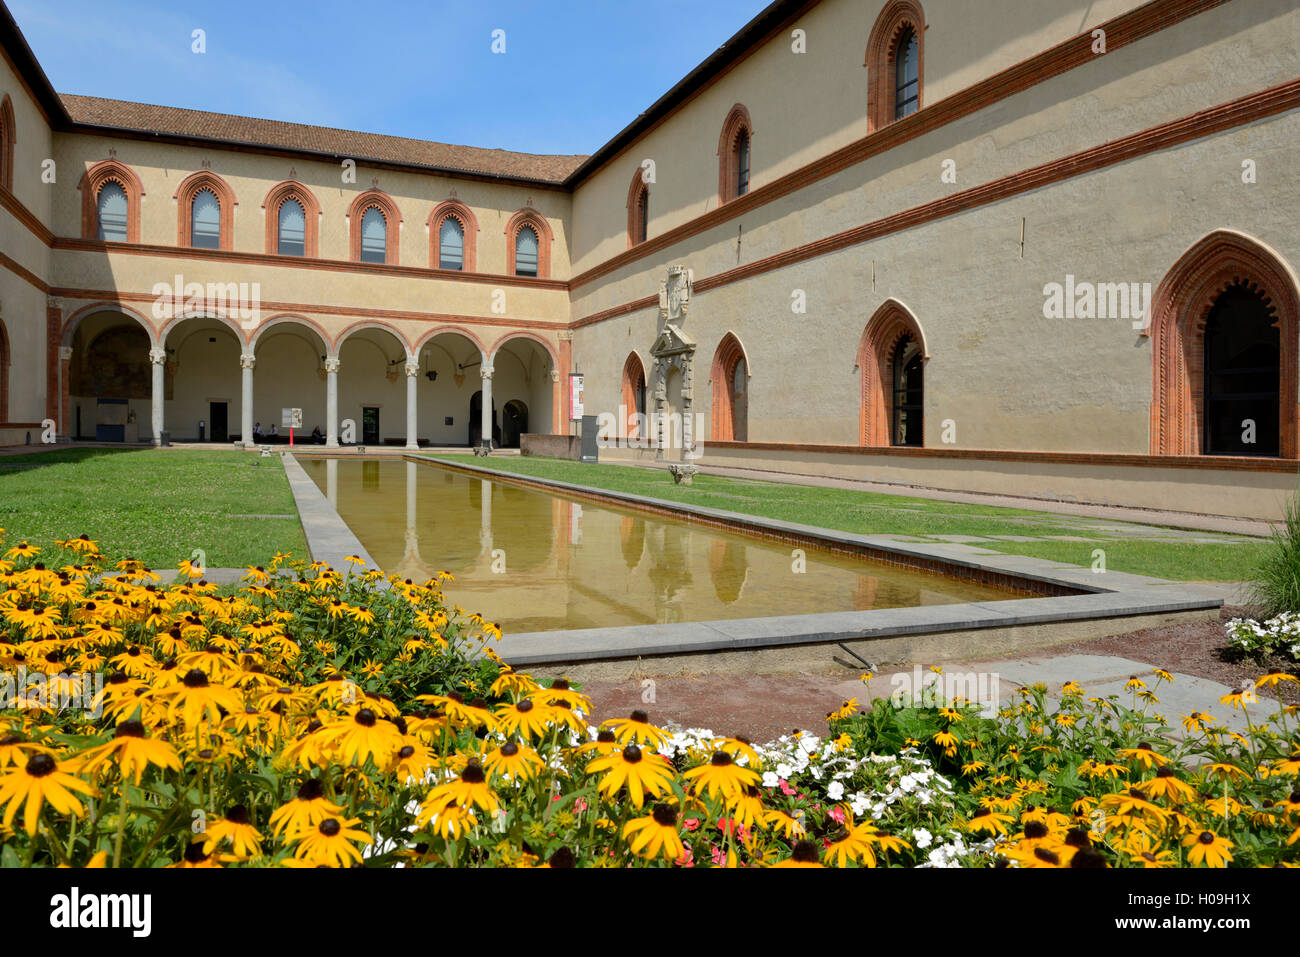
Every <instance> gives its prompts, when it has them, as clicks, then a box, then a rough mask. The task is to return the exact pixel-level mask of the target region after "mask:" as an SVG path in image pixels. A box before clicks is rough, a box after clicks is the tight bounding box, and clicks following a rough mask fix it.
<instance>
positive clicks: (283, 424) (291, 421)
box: [280, 409, 302, 429]
mask: <svg viewBox="0 0 1300 957" xmlns="http://www.w3.org/2000/svg"><path fill="white" fill-rule="evenodd" d="M280 428H282V429H301V428H302V409H281V410H280Z"/></svg>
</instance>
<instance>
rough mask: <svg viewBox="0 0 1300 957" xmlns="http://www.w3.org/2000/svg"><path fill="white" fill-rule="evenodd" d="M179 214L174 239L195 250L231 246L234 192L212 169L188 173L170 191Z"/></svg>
mask: <svg viewBox="0 0 1300 957" xmlns="http://www.w3.org/2000/svg"><path fill="white" fill-rule="evenodd" d="M172 199H174V200H176V208H177V210H178V212H179V214H180V221H179V223H178V224H177V233H176V237H177V238H176V242H177V245H180V246H189V247H191V248H196V249H233V248H234V235H233V234H234V229H235V215H234V214H235V206H236V205H237V204H236V202H235V191H234V190H233V189H231V188H230V184H229V183H227V182H226V181H225V180H224V179H222V178H221V177H220V176H218V175H217V174H216V173H214V172H212V171H211V170H207V169H204V170H199V171H198V172H197V173H191V174H190V175H189V176H187V177H185V179H183V180H181V184H180V185H179V186H177V187H176V192H175V193H174V194H172Z"/></svg>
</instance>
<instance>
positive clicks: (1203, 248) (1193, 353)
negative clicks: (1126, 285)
mask: <svg viewBox="0 0 1300 957" xmlns="http://www.w3.org/2000/svg"><path fill="white" fill-rule="evenodd" d="M1239 283H1240V284H1243V285H1244V286H1246V287H1247V288H1249V289H1251V290H1252V291H1256V292H1258V293H1259V294H1260V295H1261V297H1262V298H1263V299H1264V301H1265V303H1266V304H1267V305H1268V306H1270V307H1271V308H1272V310H1273V312H1274V315H1275V316H1276V325H1277V326H1278V330H1279V333H1280V339H1281V354H1280V366H1281V368H1280V373H1281V400H1280V401H1281V409H1280V410H1279V413H1280V414H1279V422H1280V428H1281V435H1280V437H1279V443H1278V448H1279V451H1280V455H1281V457H1282V458H1285V459H1293V458H1296V457H1297V452H1298V451H1300V448H1298V447H1297V435H1296V430H1297V423H1298V422H1300V416H1298V414H1297V406H1296V403H1297V397H1298V394H1300V361H1298V357H1297V350H1298V347H1300V341H1298V337H1300V283H1297V280H1296V274H1295V272H1294V270H1292V268H1291V267H1290V266H1289V265H1288V264H1287V263H1286V261H1285V260H1284V259H1283V258H1282V257H1281V256H1280V255H1278V254H1277V253H1276V252H1274V251H1273V250H1272V249H1270V248H1268V247H1267V246H1265V245H1264V244H1263V243H1261V242H1259V241H1257V240H1255V239H1253V238H1251V237H1250V236H1247V235H1245V234H1244V233H1239V232H1236V231H1234V230H1227V229H1220V230H1216V231H1214V232H1212V233H1210V234H1208V235H1207V236H1204V237H1202V238H1201V239H1200V240H1198V241H1197V242H1196V243H1195V244H1193V245H1192V246H1191V248H1189V249H1188V250H1187V251H1186V252H1185V253H1183V255H1182V256H1180V257H1179V259H1178V261H1177V262H1176V263H1175V264H1174V265H1173V267H1172V268H1171V269H1170V270H1169V272H1168V273H1167V274H1166V275H1165V277H1164V279H1163V280H1161V282H1160V286H1159V288H1158V289H1157V290H1156V294H1155V301H1154V302H1153V304H1152V307H1151V326H1150V330H1149V334H1150V337H1151V341H1152V346H1153V348H1152V357H1151V359H1152V376H1151V380H1152V396H1151V443H1150V444H1151V453H1152V454H1153V455H1200V454H1202V453H1203V443H1204V436H1203V431H1204V429H1203V412H1204V389H1205V382H1204V371H1205V366H1204V363H1205V324H1206V320H1207V318H1208V317H1209V313H1210V309H1211V308H1212V307H1213V306H1214V304H1215V301H1216V300H1217V299H1218V298H1219V296H1220V294H1221V293H1223V292H1224V291H1225V290H1226V289H1227V288H1228V287H1229V286H1233V285H1236V284H1239Z"/></svg>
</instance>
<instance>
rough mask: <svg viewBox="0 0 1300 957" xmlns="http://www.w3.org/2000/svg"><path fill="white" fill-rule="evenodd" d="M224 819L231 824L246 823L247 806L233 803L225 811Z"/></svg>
mask: <svg viewBox="0 0 1300 957" xmlns="http://www.w3.org/2000/svg"><path fill="white" fill-rule="evenodd" d="M226 820H227V821H229V822H230V823H231V824H247V823H248V808H246V807H245V806H244V805H242V804H235V805H233V806H232V807H231V808H230V810H228V811H227V812H226Z"/></svg>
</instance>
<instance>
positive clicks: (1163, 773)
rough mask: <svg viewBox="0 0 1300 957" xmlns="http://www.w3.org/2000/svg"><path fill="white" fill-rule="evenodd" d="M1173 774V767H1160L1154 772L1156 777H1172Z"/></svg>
mask: <svg viewBox="0 0 1300 957" xmlns="http://www.w3.org/2000/svg"><path fill="white" fill-rule="evenodd" d="M1173 776H1174V770H1173V768H1161V769H1160V770H1159V771H1157V772H1156V777H1158V778H1172V777H1173Z"/></svg>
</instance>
